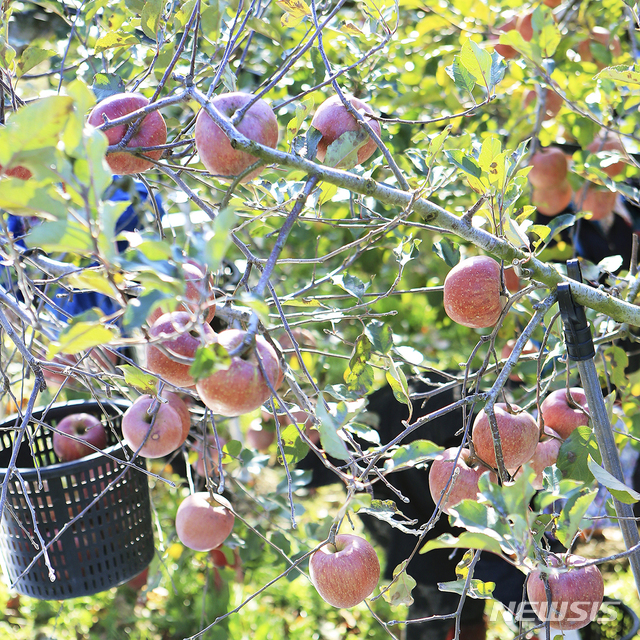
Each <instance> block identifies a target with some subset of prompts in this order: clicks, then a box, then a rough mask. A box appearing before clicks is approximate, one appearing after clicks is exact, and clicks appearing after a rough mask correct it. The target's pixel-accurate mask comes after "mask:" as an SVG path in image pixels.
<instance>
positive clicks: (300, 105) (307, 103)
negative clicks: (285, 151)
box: [287, 96, 314, 143]
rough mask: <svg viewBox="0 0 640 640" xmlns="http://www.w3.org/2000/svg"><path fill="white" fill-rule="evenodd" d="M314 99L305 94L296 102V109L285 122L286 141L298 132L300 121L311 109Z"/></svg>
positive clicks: (304, 118)
mask: <svg viewBox="0 0 640 640" xmlns="http://www.w3.org/2000/svg"><path fill="white" fill-rule="evenodd" d="M313 105H314V100H313V98H312V97H311V96H307V97H306V98H304V99H303V100H300V101H299V102H296V110H295V113H294V115H293V118H291V120H289V122H288V123H287V142H288V143H291V142H292V140H293V138H294V137H295V136H296V135H297V134H298V131H299V130H300V127H301V126H302V123H303V122H304V121H305V120H306V118H307V116H308V115H309V114H310V113H311V110H312V109H313Z"/></svg>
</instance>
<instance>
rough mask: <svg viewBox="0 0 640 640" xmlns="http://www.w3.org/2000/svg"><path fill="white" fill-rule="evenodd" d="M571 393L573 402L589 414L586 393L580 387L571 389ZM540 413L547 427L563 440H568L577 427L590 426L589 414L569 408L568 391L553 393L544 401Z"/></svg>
mask: <svg viewBox="0 0 640 640" xmlns="http://www.w3.org/2000/svg"><path fill="white" fill-rule="evenodd" d="M570 391H571V397H572V398H573V401H574V402H575V403H576V404H577V405H579V406H581V407H582V408H583V409H585V410H586V411H587V412H588V411H589V407H588V405H587V397H586V396H585V394H584V391H583V390H582V389H580V388H579V387H571V389H570ZM540 413H541V414H542V420H543V421H544V424H545V426H547V427H549V428H550V429H553V430H554V431H555V432H556V433H557V434H558V435H559V436H560V437H561V438H562V439H563V440H566V439H567V438H568V437H569V436H570V435H571V432H572V431H573V430H574V429H575V428H576V427H582V426H586V425H588V424H589V415H588V413H585V412H584V411H582V410H581V409H574V408H573V407H570V406H569V402H568V401H567V393H566V389H558V390H557V391H552V392H551V393H550V394H549V395H548V396H547V397H546V398H545V399H544V400H543V401H542V404H541V405H540Z"/></svg>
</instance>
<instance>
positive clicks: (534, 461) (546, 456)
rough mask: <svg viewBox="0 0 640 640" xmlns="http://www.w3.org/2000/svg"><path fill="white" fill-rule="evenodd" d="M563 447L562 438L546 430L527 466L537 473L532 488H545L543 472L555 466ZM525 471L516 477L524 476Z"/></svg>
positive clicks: (519, 472) (550, 430)
mask: <svg viewBox="0 0 640 640" xmlns="http://www.w3.org/2000/svg"><path fill="white" fill-rule="evenodd" d="M561 446H562V438H560V436H559V435H558V434H557V433H556V432H555V431H554V430H553V429H549V427H546V426H545V428H544V436H543V438H542V440H540V442H538V444H537V446H536V450H535V453H534V454H533V457H532V458H531V460H529V462H527V464H528V465H529V466H530V467H531V468H532V469H533V470H534V471H535V472H536V477H535V478H534V479H533V482H532V483H531V486H532V487H533V488H534V489H537V490H538V491H540V490H541V489H542V487H543V472H544V470H545V469H546V468H547V467H550V466H551V465H553V464H555V463H556V461H557V460H558V453H559V451H560V447H561ZM522 473H523V469H520V470H519V471H518V473H516V477H518V476H520V475H522Z"/></svg>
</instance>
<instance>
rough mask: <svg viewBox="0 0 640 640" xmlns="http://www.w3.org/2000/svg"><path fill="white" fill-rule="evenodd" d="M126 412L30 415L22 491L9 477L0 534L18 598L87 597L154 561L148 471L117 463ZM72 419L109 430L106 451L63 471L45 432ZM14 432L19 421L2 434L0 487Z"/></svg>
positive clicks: (69, 410)
mask: <svg viewBox="0 0 640 640" xmlns="http://www.w3.org/2000/svg"><path fill="white" fill-rule="evenodd" d="M128 406H129V405H128V404H127V403H123V402H113V401H108V402H105V403H98V402H87V401H84V400H82V401H74V402H66V403H60V404H57V405H52V406H51V407H49V408H48V409H39V410H35V411H34V412H33V418H32V420H31V422H30V423H29V426H28V427H27V433H26V434H25V437H24V439H23V442H22V445H21V447H20V450H19V451H18V454H17V459H16V467H17V469H18V471H19V473H20V476H21V477H22V481H23V482H22V483H21V482H20V479H19V478H18V477H16V475H15V474H13V475H12V477H11V478H10V479H9V482H8V486H7V501H6V506H5V509H4V513H3V517H2V522H1V526H0V562H1V563H2V568H3V571H4V575H5V578H6V579H7V580H8V582H9V584H10V586H11V588H13V589H15V590H16V591H17V592H18V593H20V594H23V595H26V596H31V597H33V598H39V599H41V600H63V599H68V598H76V597H79V596H87V595H92V594H94V593H98V592H100V591H105V590H107V589H110V588H111V587H114V586H117V585H119V584H122V583H123V582H126V581H127V580H129V579H130V578H132V577H134V576H135V575H137V574H138V573H140V572H141V571H142V570H143V569H144V568H145V567H147V566H148V564H149V562H151V559H152V557H153V554H154V544H153V530H152V521H151V508H150V502H149V486H148V483H147V476H146V474H145V473H144V470H145V468H146V466H145V462H144V459H142V458H138V459H137V460H136V461H135V463H133V464H130V463H128V464H123V462H121V461H126V460H127V459H128V458H129V459H130V458H131V452H130V451H129V450H128V449H126V447H125V446H124V444H123V443H121V442H119V440H118V437H117V435H116V434H120V423H121V417H122V414H123V412H124V411H125V410H126V408H127V407H128ZM74 413H89V414H92V415H95V416H96V417H98V418H99V419H100V420H101V421H102V422H103V424H104V425H105V426H106V427H107V437H108V444H107V448H106V449H105V450H104V451H103V452H96V453H93V454H91V455H89V456H86V457H84V458H81V459H79V460H75V461H72V462H64V463H62V462H60V461H59V459H58V457H57V456H56V454H55V453H54V451H53V443H52V435H53V432H52V431H51V430H50V429H48V428H46V426H43V425H51V426H55V425H56V424H57V423H58V422H60V420H61V419H62V418H64V417H65V416H67V415H70V414H74ZM40 421H41V422H42V424H39V422H40ZM20 426H21V419H20V418H19V417H17V416H13V417H12V418H9V419H7V420H6V421H5V422H4V423H2V424H1V425H0V481H2V482H4V480H5V478H6V476H7V469H8V467H9V464H10V460H11V456H12V452H13V442H14V441H15V438H16V435H17V433H18V430H19V428H20ZM105 489H106V492H105V493H104V495H103V496H102V497H100V498H99V499H98V500H97V501H96V502H95V504H92V503H93V502H94V501H95V499H96V497H97V496H98V495H99V494H101V493H102V492H103V491H105ZM86 508H88V510H87V511H86V513H84V515H82V517H80V518H77V519H76V517H77V516H78V514H80V513H81V512H83V511H84V509H86ZM34 520H35V522H34ZM35 524H37V530H38V532H39V534H40V536H42V538H43V540H44V542H45V545H46V550H47V555H48V564H47V562H46V560H45V557H44V556H43V555H42V552H41V550H42V545H41V544H40V540H39V539H38V537H37V534H36V527H35ZM59 534H60V535H59ZM56 536H58V537H57V538H56V539H55V541H52V540H53V539H54V538H55V537H56ZM48 565H50V566H48ZM52 578H53V579H52Z"/></svg>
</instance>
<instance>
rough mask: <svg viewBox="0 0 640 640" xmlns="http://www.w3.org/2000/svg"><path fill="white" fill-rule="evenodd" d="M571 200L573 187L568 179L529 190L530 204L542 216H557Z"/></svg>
mask: <svg viewBox="0 0 640 640" xmlns="http://www.w3.org/2000/svg"><path fill="white" fill-rule="evenodd" d="M571 200H573V189H572V187H571V184H570V183H569V181H568V180H563V181H562V182H561V183H560V184H559V185H557V186H553V187H546V188H544V189H536V188H535V187H534V188H533V190H532V192H531V204H532V205H533V206H534V207H537V209H538V211H539V212H540V213H541V214H542V215H543V216H550V217H553V216H557V215H558V214H559V213H562V212H563V211H564V210H565V209H566V208H567V207H568V206H569V205H570V204H571Z"/></svg>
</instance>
